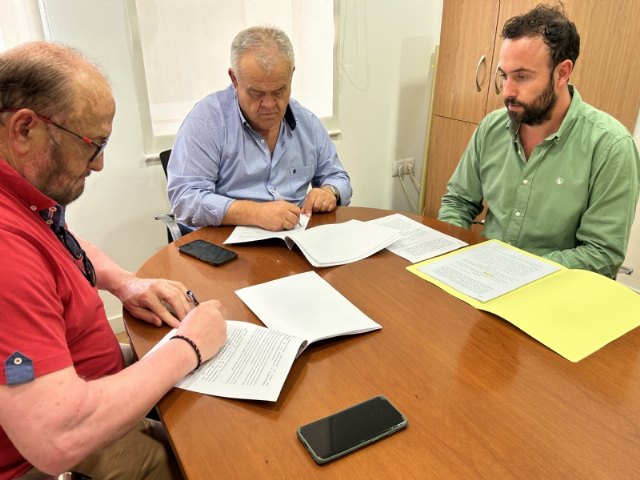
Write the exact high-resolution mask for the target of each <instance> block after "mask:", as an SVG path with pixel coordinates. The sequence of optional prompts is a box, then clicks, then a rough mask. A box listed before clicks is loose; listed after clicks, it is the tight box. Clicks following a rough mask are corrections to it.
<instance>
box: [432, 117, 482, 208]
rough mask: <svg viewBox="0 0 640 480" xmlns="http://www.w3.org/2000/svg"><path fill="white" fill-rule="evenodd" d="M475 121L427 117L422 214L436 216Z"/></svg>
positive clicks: (474, 127)
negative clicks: (427, 140) (425, 169)
mask: <svg viewBox="0 0 640 480" xmlns="http://www.w3.org/2000/svg"><path fill="white" fill-rule="evenodd" d="M476 127H477V125H476V124H475V123H468V122H461V121H459V120H453V119H450V118H444V117H440V116H437V115H436V116H434V117H433V119H432V121H431V135H430V137H429V154H428V160H427V165H426V168H427V181H426V188H425V192H424V193H425V199H424V202H425V203H424V215H426V216H428V217H433V218H437V216H438V210H439V209H440V202H441V200H442V195H444V193H445V191H446V190H447V183H448V182H449V178H451V174H452V173H453V171H454V170H455V169H456V167H457V166H458V162H459V161H460V157H462V154H463V153H464V150H465V148H466V147H467V143H469V139H470V138H471V135H473V132H474V131H475V129H476Z"/></svg>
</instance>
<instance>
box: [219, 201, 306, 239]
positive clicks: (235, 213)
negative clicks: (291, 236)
mask: <svg viewBox="0 0 640 480" xmlns="http://www.w3.org/2000/svg"><path fill="white" fill-rule="evenodd" d="M299 220H300V208H299V207H298V206H297V205H294V204H293V203H289V202H286V201H284V200H275V201H273V202H254V201H250V200H235V201H234V202H233V203H232V204H231V206H230V207H229V209H228V210H227V213H226V214H225V216H224V219H223V221H222V223H223V224H225V225H255V226H257V227H261V228H264V229H266V230H270V231H272V232H277V231H280V230H291V229H292V228H294V227H295V226H296V225H297V224H298V222H299Z"/></svg>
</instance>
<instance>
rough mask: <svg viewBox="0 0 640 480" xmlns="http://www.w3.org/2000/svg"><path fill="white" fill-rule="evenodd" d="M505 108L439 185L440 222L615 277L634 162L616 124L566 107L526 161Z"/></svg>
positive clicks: (634, 194) (633, 197) (632, 206)
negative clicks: (480, 221) (477, 229)
mask: <svg viewBox="0 0 640 480" xmlns="http://www.w3.org/2000/svg"><path fill="white" fill-rule="evenodd" d="M517 129H518V124H513V123H512V122H511V120H510V119H509V116H508V114H507V110H506V109H505V108H503V109H499V110H496V111H494V112H492V113H490V114H489V115H487V116H486V117H485V118H484V119H483V120H482V122H481V123H480V125H479V126H478V128H477V129H476V131H475V132H474V134H473V137H472V138H471V141H470V142H469V145H468V146H467V149H466V151H465V153H464V155H463V156H462V159H461V160H460V163H459V164H458V167H457V168H456V170H455V172H454V174H453V176H452V177H451V180H450V181H449V183H448V185H447V193H446V194H445V195H444V197H443V198H442V205H441V207H440V211H439V214H438V218H439V219H440V220H443V221H445V222H449V223H452V224H454V225H458V226H461V227H463V228H469V226H470V225H471V223H472V221H473V219H474V218H476V216H477V215H479V214H480V213H481V212H482V209H483V200H484V202H485V203H486V205H487V214H486V218H485V226H484V235H485V236H486V237H487V238H497V239H500V240H502V241H504V242H507V243H510V244H511V245H514V246H516V247H518V248H522V249H523V250H527V251H529V252H532V253H534V254H537V255H541V256H543V257H546V258H549V259H551V260H553V261H555V262H558V263H561V264H563V265H565V266H567V267H569V268H581V269H584V270H591V271H594V272H597V273H601V274H603V275H606V276H608V277H614V276H615V274H616V273H617V271H618V269H619V268H620V265H621V264H622V261H623V260H624V256H625V253H626V250H627V244H628V241H629V234H630V231H631V225H632V223H633V219H634V216H635V210H636V204H637V202H638V190H639V185H640V157H639V156H638V150H637V149H636V146H635V144H634V142H633V138H632V137H631V135H630V134H629V132H628V131H627V130H626V128H625V127H624V126H623V125H622V124H620V122H618V121H617V120H616V119H614V118H613V117H611V116H610V115H608V114H606V113H604V112H601V111H599V110H597V109H595V108H593V107H592V106H590V105H588V104H586V103H584V102H583V101H582V99H581V98H580V95H579V94H578V91H577V90H576V89H575V88H573V98H572V101H571V105H570V107H569V110H568V111H567V114H566V116H565V118H564V120H563V122H562V125H561V126H560V129H559V130H558V131H557V132H556V133H554V134H553V135H550V136H549V137H547V138H546V139H545V140H544V141H543V142H542V143H541V144H540V145H538V146H537V147H536V148H535V149H534V150H533V152H532V153H531V156H530V158H529V160H528V161H527V159H526V158H525V156H524V150H523V148H522V145H521V143H520V139H519V136H518V131H517Z"/></svg>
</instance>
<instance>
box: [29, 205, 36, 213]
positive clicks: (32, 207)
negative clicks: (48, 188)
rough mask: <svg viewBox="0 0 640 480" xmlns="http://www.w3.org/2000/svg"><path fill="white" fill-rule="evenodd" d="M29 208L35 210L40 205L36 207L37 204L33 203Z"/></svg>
mask: <svg viewBox="0 0 640 480" xmlns="http://www.w3.org/2000/svg"><path fill="white" fill-rule="evenodd" d="M29 208H30V209H31V210H33V211H34V212H35V211H36V210H37V209H38V207H36V206H35V205H31V206H30V207H29Z"/></svg>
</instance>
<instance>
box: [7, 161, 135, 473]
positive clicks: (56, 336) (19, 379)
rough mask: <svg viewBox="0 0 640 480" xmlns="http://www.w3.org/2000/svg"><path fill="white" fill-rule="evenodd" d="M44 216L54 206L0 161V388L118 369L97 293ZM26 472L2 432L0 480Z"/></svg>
mask: <svg viewBox="0 0 640 480" xmlns="http://www.w3.org/2000/svg"><path fill="white" fill-rule="evenodd" d="M50 208H56V203H55V202H54V201H53V200H51V199H50V198H48V197H47V196H45V195H44V194H42V193H41V192H40V191H39V190H37V189H36V188H35V187H34V186H33V185H31V183H29V182H27V181H26V180H25V179H24V178H22V177H21V176H20V175H18V173H17V172H16V171H15V170H14V169H13V168H11V167H10V166H9V165H8V164H7V163H6V162H5V161H4V160H3V159H2V158H0V319H1V320H0V322H1V328H2V335H0V383H1V384H3V385H7V384H16V383H24V382H27V381H31V380H32V379H33V378H35V377H39V376H42V375H46V374H48V373H51V372H55V371H57V370H60V369H62V368H65V367H68V366H70V365H73V366H74V368H75V369H76V372H77V373H78V375H79V376H80V377H82V378H85V379H87V380H93V379H96V378H100V377H103V376H105V375H111V374H114V373H116V372H119V371H120V370H122V369H123V368H124V361H123V358H122V353H121V351H120V347H119V345H118V341H117V339H116V337H115V336H114V334H113V332H112V330H111V328H110V326H109V322H108V321H107V317H106V314H105V311H104V306H103V304H102V300H101V299H100V297H99V295H98V291H97V289H96V288H95V287H93V286H91V284H90V283H89V282H88V281H87V279H86V278H85V277H84V275H83V273H82V271H81V270H80V269H79V268H78V265H77V264H76V262H75V259H74V258H73V257H72V256H71V254H70V253H69V252H68V251H67V249H66V247H65V246H64V245H63V244H62V242H60V240H59V239H58V238H57V237H56V236H55V234H54V233H53V231H52V229H51V228H50V227H49V225H47V224H46V223H45V221H44V220H43V218H42V217H41V216H40V215H39V212H40V211H41V210H45V209H50ZM58 208H59V207H58ZM0 408H3V407H2V405H0ZM24 420H25V421H27V422H28V421H29V419H28V418H25V419H24ZM29 467H30V464H29V463H28V462H27V461H26V460H25V459H24V458H23V457H22V456H21V455H20V454H19V453H18V451H17V450H16V449H15V448H14V446H13V444H12V443H11V441H10V440H9V438H8V437H7V435H6V434H5V432H4V430H2V428H0V480H4V479H10V478H14V477H15V476H16V475H20V474H22V473H24V471H26V470H27V469H28V468H29Z"/></svg>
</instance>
